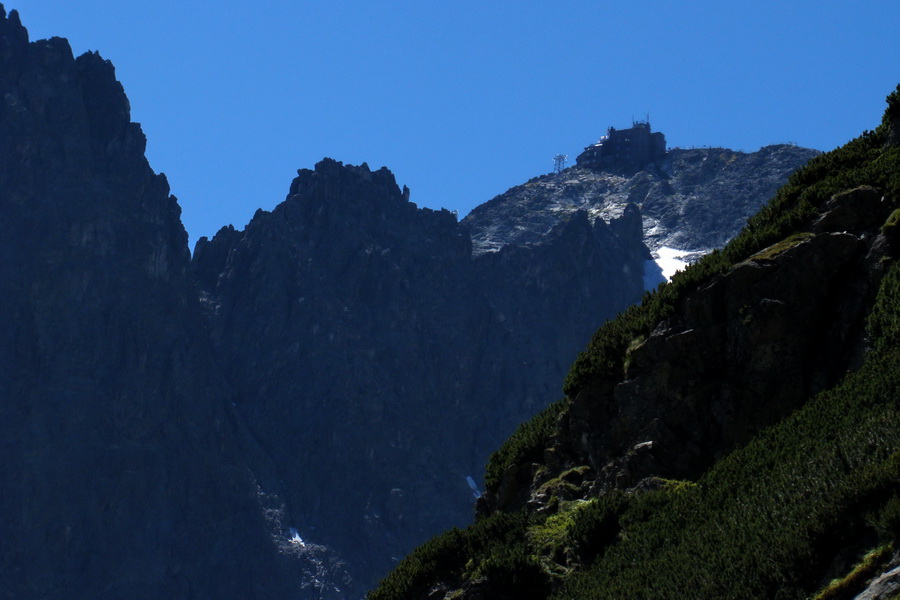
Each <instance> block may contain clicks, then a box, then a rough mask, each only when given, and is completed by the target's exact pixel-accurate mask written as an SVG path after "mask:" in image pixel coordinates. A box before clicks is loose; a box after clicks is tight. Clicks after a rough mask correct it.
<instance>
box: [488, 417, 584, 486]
mask: <svg viewBox="0 0 900 600" xmlns="http://www.w3.org/2000/svg"><path fill="white" fill-rule="evenodd" d="M567 407H568V400H565V399H563V400H559V401H557V402H554V403H553V404H551V405H550V406H548V407H547V408H545V409H544V410H542V411H541V412H540V413H538V414H537V415H536V416H535V417H534V418H532V419H531V420H529V421H526V422H524V423H522V424H521V425H519V428H518V429H516V431H515V433H513V434H512V436H510V438H509V439H508V440H506V442H505V443H504V444H503V445H502V446H501V447H500V449H499V450H497V451H496V452H494V454H493V455H491V458H490V460H489V461H488V464H487V468H486V469H485V474H484V483H485V487H486V488H487V489H494V490H495V489H497V487H498V486H499V485H500V482H501V481H502V479H503V474H504V473H506V470H507V469H508V468H509V467H510V465H520V464H525V463H529V462H540V461H541V460H542V459H543V458H544V448H546V447H547V445H548V444H547V440H548V439H549V438H550V435H551V434H552V433H553V432H554V431H556V421H557V419H559V415H560V413H562V411H563V410H565V409H566V408H567Z"/></svg>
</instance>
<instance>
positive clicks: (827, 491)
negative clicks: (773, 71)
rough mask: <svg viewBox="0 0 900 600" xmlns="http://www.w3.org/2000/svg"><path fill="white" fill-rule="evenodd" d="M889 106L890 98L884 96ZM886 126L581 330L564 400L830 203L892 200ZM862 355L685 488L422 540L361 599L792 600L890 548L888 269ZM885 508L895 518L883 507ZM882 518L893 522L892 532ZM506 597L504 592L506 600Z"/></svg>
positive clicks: (895, 187) (893, 337) (899, 293)
mask: <svg viewBox="0 0 900 600" xmlns="http://www.w3.org/2000/svg"><path fill="white" fill-rule="evenodd" d="M889 105H890V108H889V111H888V113H886V119H887V115H888V114H890V111H891V110H894V111H896V110H898V108H897V107H900V87H898V91H897V92H895V93H894V94H892V95H891V96H890V97H889ZM887 133H888V132H887V126H886V125H885V124H884V123H883V124H882V126H880V127H879V128H878V130H876V131H875V132H871V133H870V132H867V133H865V134H863V135H862V136H861V137H859V138H857V139H856V140H853V141H852V142H850V143H848V144H847V145H846V146H844V147H843V148H840V149H838V150H835V151H834V152H831V153H828V154H825V155H822V156H820V157H818V158H816V159H813V161H811V162H810V164H809V165H808V166H807V167H805V168H803V169H801V170H800V171H798V173H796V174H795V175H794V176H792V177H791V179H790V180H789V182H788V184H787V185H785V186H784V187H783V188H782V189H781V190H780V191H779V192H778V194H777V195H776V197H775V198H774V199H773V200H772V202H771V203H770V204H769V205H768V206H767V207H766V208H765V209H763V211H761V212H760V213H759V214H758V215H757V216H756V217H754V218H753V219H751V221H750V223H749V224H748V226H747V228H746V229H745V230H744V231H743V232H742V233H741V234H740V235H739V236H738V237H737V238H735V240H733V241H732V242H731V243H730V244H729V245H728V246H727V247H726V248H725V249H723V250H722V251H721V252H716V253H713V254H711V255H709V256H708V257H706V258H705V259H703V260H702V261H700V262H699V263H698V264H696V265H694V266H692V267H691V268H689V269H688V270H687V271H686V272H684V273H683V274H681V275H680V276H677V277H676V279H675V280H674V281H673V282H672V283H671V284H669V285H666V286H663V287H661V288H660V289H659V290H658V291H657V292H655V293H653V294H648V296H646V297H645V299H644V302H643V303H642V304H641V305H640V306H637V307H633V308H631V309H629V310H628V311H626V312H625V313H623V315H621V316H620V317H619V318H618V319H616V320H614V321H611V322H610V323H608V324H607V325H605V326H604V327H603V328H601V329H600V330H599V331H598V332H597V334H595V336H594V338H593V340H592V341H591V343H590V345H589V347H588V349H587V350H586V351H585V352H584V353H582V355H581V356H580V357H579V358H578V360H577V361H576V363H575V365H573V368H572V371H571V372H570V374H569V376H568V378H567V380H566V384H565V391H566V393H567V395H568V396H569V397H574V396H575V395H577V394H578V393H579V392H582V391H586V393H589V391H590V386H591V383H592V381H594V380H596V379H598V378H603V377H606V376H608V375H610V374H612V373H615V372H621V368H622V361H623V360H624V359H623V357H624V354H625V350H626V349H627V345H628V343H630V341H631V340H632V339H634V338H635V337H638V336H640V335H646V334H648V333H649V332H650V331H651V330H652V328H653V327H654V326H655V324H656V323H658V322H659V320H660V319H662V318H665V316H666V315H668V314H670V313H671V311H673V310H674V307H675V306H676V305H677V302H678V300H679V299H680V298H682V297H684V295H685V294H687V293H689V292H690V291H692V290H693V289H696V287H697V286H698V285H699V284H701V283H702V282H704V281H708V280H709V279H710V278H711V277H713V276H715V275H716V274H718V273H721V272H723V271H725V270H726V269H728V268H729V267H730V266H731V265H733V264H735V263H736V262H739V261H740V260H743V259H744V258H746V257H748V256H750V255H752V254H754V253H755V252H758V251H759V250H761V249H763V248H765V247H767V246H768V245H770V244H773V243H776V242H778V241H779V240H782V239H784V238H786V237H788V236H789V235H792V234H795V233H797V232H798V231H799V230H801V229H802V228H803V227H804V225H806V224H808V223H809V222H810V221H811V220H812V219H813V218H814V217H815V215H817V214H818V211H819V207H821V206H822V204H823V203H824V202H825V201H826V200H827V199H828V198H830V197H831V196H832V195H833V194H835V193H837V192H840V191H843V190H846V189H849V188H852V187H855V186H858V185H872V186H875V187H878V188H881V189H882V190H884V191H885V192H886V196H887V197H888V198H889V199H891V200H892V201H893V202H894V203H897V202H898V200H900V148H897V147H894V148H891V149H887V150H886V149H885V148H884V143H885V140H886V139H887ZM869 328H870V332H871V334H872V336H873V340H874V345H875V350H874V351H873V352H872V353H871V354H870V356H869V358H868V360H867V362H866V364H865V365H864V366H863V368H862V369H861V370H860V371H858V372H857V373H855V374H853V375H850V376H848V377H847V378H846V379H845V380H844V381H843V382H842V383H841V384H840V385H839V386H837V387H836V388H835V389H833V390H831V391H829V392H826V393H824V394H821V395H820V396H818V397H817V398H815V399H813V400H811V401H810V402H809V403H808V404H807V405H806V406H805V407H804V408H802V409H801V410H799V411H797V412H796V413H795V414H794V415H792V416H791V417H789V418H788V419H785V420H784V421H783V422H781V423H779V424H778V425H776V426H774V427H772V428H770V429H768V430H766V431H765V432H763V433H762V434H761V435H759V436H758V437H757V438H756V439H755V440H754V441H753V442H752V443H751V444H749V445H748V446H747V447H746V448H743V449H741V450H739V451H737V452H735V453H733V454H732V455H730V456H729V457H727V458H726V459H724V460H722V461H720V462H719V463H718V464H717V465H716V466H715V467H714V468H713V469H711V470H710V472H709V473H707V474H706V475H705V476H704V477H703V478H702V479H701V480H700V481H698V482H697V483H696V484H687V483H685V484H678V483H670V484H669V485H665V486H663V488H662V489H660V490H659V491H656V492H650V493H646V494H640V495H628V494H612V495H609V496H605V497H603V498H600V499H594V500H591V501H590V502H588V503H575V504H571V505H568V506H564V507H563V512H562V513H561V514H560V515H557V516H554V517H551V518H550V519H547V518H546V517H545V516H535V515H532V516H527V515H521V514H520V515H508V514H503V513H497V514H494V515H492V516H490V517H488V518H486V519H482V520H481V521H479V522H477V523H476V524H474V525H473V526H471V527H469V528H467V529H466V530H452V531H450V532H448V533H446V534H444V535H442V536H439V537H437V538H435V539H434V540H432V541H431V542H429V543H428V544H425V545H424V546H422V547H421V548H419V549H418V550H416V551H415V552H414V553H413V554H411V555H410V556H409V557H408V558H407V559H405V560H404V561H403V562H402V563H401V564H400V565H399V566H398V568H397V569H396V570H395V571H394V572H393V573H392V574H391V575H390V576H389V577H388V578H386V579H385V581H384V582H382V585H381V586H380V587H379V588H378V589H377V590H376V591H374V592H373V593H372V594H371V595H370V598H371V599H372V600H381V599H388V598H412V597H416V596H418V595H421V594H422V593H423V592H424V591H425V590H427V589H428V588H429V587H430V586H431V585H433V584H434V583H435V582H438V581H444V582H446V583H448V584H450V585H451V586H454V585H459V584H461V583H462V582H464V581H471V580H473V579H478V578H482V577H487V578H489V579H490V580H491V581H493V582H495V583H496V584H497V585H498V586H499V589H502V590H504V591H505V592H506V593H507V594H509V595H510V597H522V598H543V597H546V596H547V595H548V593H549V590H550V589H551V587H552V588H553V589H556V590H557V595H556V597H558V598H560V599H562V598H567V599H571V598H634V597H645V598H691V597H696V598H803V597H806V596H808V595H809V594H811V593H812V592H814V591H815V590H816V589H817V588H818V587H819V585H820V584H821V579H822V577H823V576H825V574H826V573H827V571H828V568H829V565H830V564H831V563H832V561H833V560H834V558H835V556H836V555H837V554H838V553H839V552H840V551H842V550H846V549H847V548H850V549H851V550H852V549H855V548H857V547H858V548H859V549H863V548H864V547H865V546H866V545H867V544H869V545H871V544H875V543H877V542H878V539H879V537H880V538H881V542H885V541H887V542H892V541H893V536H894V534H893V532H894V531H896V530H897V529H898V527H897V526H896V525H897V523H900V517H895V516H894V515H895V514H897V515H900V510H894V508H896V507H897V506H898V505H900V500H898V499H897V494H898V491H900V489H898V488H900V485H898V482H900V458H898V457H900V410H898V409H900V406H898V400H900V395H898V391H900V267H898V266H897V265H894V266H893V267H892V268H891V270H890V271H889V274H888V275H887V276H886V277H885V279H884V281H883V283H882V288H881V293H880V294H879V297H878V300H877V302H876V306H875V308H874V310H873V313H872V316H871V317H870V320H869ZM560 410H565V405H564V404H559V405H557V406H556V407H555V408H553V409H550V410H549V411H546V412H545V413H543V416H542V417H539V418H537V419H536V420H535V421H533V422H531V423H529V424H526V425H524V426H523V427H522V428H520V430H519V432H517V434H515V435H514V436H513V437H512V438H510V440H509V441H508V442H507V443H506V444H505V445H504V446H503V448H501V450H500V451H498V452H497V454H495V456H494V457H493V458H492V459H491V463H490V464H489V465H488V471H487V475H488V476H487V477H486V479H487V481H488V484H489V485H495V484H496V483H497V482H498V481H499V477H500V476H501V475H502V473H503V471H504V470H505V469H506V467H507V466H508V465H510V464H513V463H515V462H518V461H520V460H523V459H529V458H530V457H533V456H535V457H536V456H539V455H540V451H541V450H542V448H543V447H544V445H545V440H546V439H547V438H548V437H549V435H550V434H551V433H552V430H553V426H554V423H555V418H549V416H550V415H553V416H555V414H554V413H557V412H558V411H560ZM892 507H894V508H892ZM895 521H896V523H895ZM504 595H505V594H504Z"/></svg>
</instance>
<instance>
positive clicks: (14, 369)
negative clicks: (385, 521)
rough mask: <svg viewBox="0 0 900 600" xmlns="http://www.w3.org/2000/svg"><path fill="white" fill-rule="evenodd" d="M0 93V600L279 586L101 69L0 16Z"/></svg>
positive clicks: (174, 240) (185, 289)
mask: <svg viewBox="0 0 900 600" xmlns="http://www.w3.org/2000/svg"><path fill="white" fill-rule="evenodd" d="M0 89H2V92H3V97H2V98H0V215H2V218H0V313H2V314H3V316H4V318H3V319H2V322H0V490H2V491H0V515H2V518H0V573H2V576H0V580H2V584H0V588H2V592H3V594H2V595H4V596H5V597H10V598H63V597H65V598H121V597H130V598H189V597H191V598H223V597H247V598H255V597H274V595H278V594H282V595H283V594H287V593H289V592H290V591H291V590H292V589H293V587H294V586H293V584H297V585H299V581H298V580H297V579H296V578H294V579H293V580H292V569H293V567H292V566H291V562H290V561H289V560H286V559H283V558H281V555H279V554H278V552H277V549H276V548H275V545H274V544H272V543H271V539H270V536H269V529H268V528H267V526H266V524H265V522H264V519H263V517H262V515H261V509H260V506H259V504H258V502H257V499H256V488H255V483H254V481H253V477H252V476H251V473H250V471H249V470H248V469H247V467H246V466H245V465H244V464H243V461H242V459H241V458H240V457H239V456H238V455H237V447H238V443H237V437H238V436H237V435H236V433H235V425H234V420H233V418H232V417H231V416H230V415H229V414H228V411H227V406H228V400H229V399H230V390H229V388H228V387H227V384H225V382H224V380H223V378H222V377H221V375H220V372H219V369H218V367H217V366H216V365H215V363H214V361H213V359H212V353H211V351H210V347H209V343H208V339H207V332H206V330H205V328H204V325H203V321H202V319H201V317H200V313H199V305H198V302H197V299H196V295H195V294H194V292H193V286H192V282H191V280H190V278H189V275H188V271H189V255H188V251H187V244H186V235H185V232H184V229H183V228H182V226H181V223H180V222H179V212H180V211H179V208H178V205H177V203H176V201H175V198H174V197H172V196H170V195H169V188H168V185H167V183H166V180H165V178H164V177H163V176H161V175H156V174H154V173H153V172H152V170H151V169H150V167H149V166H148V164H147V161H146V160H145V159H144V156H143V150H144V136H143V134H142V133H141V130H140V127H139V126H138V125H137V124H134V123H131V122H130V121H129V107H128V100H127V99H126V98H125V95H124V93H123V91H122V87H121V85H120V84H119V83H118V82H117V81H116V79H115V74H114V70H113V67H112V65H111V64H110V63H109V62H108V61H105V60H103V59H102V58H100V57H99V56H98V55H96V54H86V55H84V56H81V57H79V58H78V59H74V58H73V57H72V53H71V50H70V49H69V46H68V43H67V42H66V41H65V40H62V39H59V38H54V39H51V40H45V41H40V42H35V43H29V42H28V36H27V32H26V31H25V29H24V28H23V27H22V26H21V24H20V23H19V20H18V16H17V14H16V13H15V12H12V13H10V14H9V16H7V15H6V13H5V11H3V10H2V7H0Z"/></svg>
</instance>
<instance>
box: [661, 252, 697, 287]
mask: <svg viewBox="0 0 900 600" xmlns="http://www.w3.org/2000/svg"><path fill="white" fill-rule="evenodd" d="M691 254H695V252H691V251H688V250H677V249H675V248H669V247H668V246H661V247H660V248H659V249H657V250H656V252H654V255H655V256H656V264H658V265H659V268H660V269H662V274H663V277H665V278H666V281H670V280H671V279H672V275H674V274H675V273H677V272H678V271H684V269H685V268H686V267H687V266H688V262H687V257H688V256H689V255H691Z"/></svg>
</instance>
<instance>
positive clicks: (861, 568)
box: [813, 544, 894, 600]
mask: <svg viewBox="0 0 900 600" xmlns="http://www.w3.org/2000/svg"><path fill="white" fill-rule="evenodd" d="M893 551H894V548H893V546H891V545H890V544H888V545H886V546H881V547H880V548H876V549H875V550H872V551H871V552H869V553H868V554H866V555H865V556H864V557H863V559H862V560H861V561H860V562H859V564H857V565H856V566H855V567H853V570H851V571H850V573H848V574H847V575H846V576H845V577H842V578H841V579H835V580H833V581H832V582H831V583H829V584H828V585H827V586H825V587H824V588H823V589H822V590H821V591H820V592H819V593H817V594H816V595H815V596H814V597H813V600H845V599H846V600H850V599H851V598H853V597H854V596H856V595H857V594H859V592H861V591H862V589H863V587H864V585H865V583H866V581H867V580H868V579H870V578H871V577H872V576H874V575H877V574H878V572H879V569H881V568H882V567H883V566H884V564H885V563H886V562H887V560H888V559H889V558H890V557H891V554H892V553H893Z"/></svg>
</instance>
